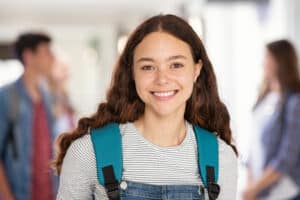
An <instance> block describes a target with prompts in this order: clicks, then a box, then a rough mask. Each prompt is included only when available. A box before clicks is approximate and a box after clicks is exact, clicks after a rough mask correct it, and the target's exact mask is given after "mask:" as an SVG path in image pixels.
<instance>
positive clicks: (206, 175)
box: [91, 123, 220, 200]
mask: <svg viewBox="0 0 300 200" xmlns="http://www.w3.org/2000/svg"><path fill="white" fill-rule="evenodd" d="M193 128H194V132H195V135H196V140H197V148H198V168H199V173H200V176H201V179H202V181H203V183H204V187H205V189H206V190H207V193H208V196H209V200H215V199H217V197H218V195H219V193H220V186H219V185H218V184H217V182H218V177H219V153H218V140H217V137H216V135H214V134H213V133H211V132H209V131H207V130H205V129H203V128H201V127H199V126H194V127H193ZM91 139H92V143H93V147H94V151H95V156H96V163H97V177H98V181H99V183H100V184H101V185H103V186H104V187H105V189H106V192H107V195H108V197H109V199H110V200H119V199H120V192H119V183H120V182H121V178H122V168H123V155H122V138H121V133H120V129H119V124H117V123H109V124H107V125H105V126H103V127H101V128H98V129H91Z"/></svg>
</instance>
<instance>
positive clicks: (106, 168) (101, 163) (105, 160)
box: [91, 123, 123, 200]
mask: <svg viewBox="0 0 300 200" xmlns="http://www.w3.org/2000/svg"><path fill="white" fill-rule="evenodd" d="M91 139H92V143H93V147H94V151H95V156H96V166H97V177H98V181H99V183H100V184H101V185H103V186H104V187H105V189H106V192H107V195H108V197H109V199H110V200H119V199H120V193H119V183H120V181H121V177H122V168H123V158H122V139H121V133H120V129H119V124H117V123H109V124H107V125H105V126H103V127H101V128H97V129H91Z"/></svg>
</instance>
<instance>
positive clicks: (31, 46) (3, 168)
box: [0, 33, 56, 200]
mask: <svg viewBox="0 0 300 200" xmlns="http://www.w3.org/2000/svg"><path fill="white" fill-rule="evenodd" d="M50 44H51V38H50V37H49V36H47V35H45V34H42V33H25V34H22V35H20V36H19V38H18V39H17V41H16V43H15V51H16V55H17V58H18V59H19V60H20V61H21V63H22V64H23V65H24V74H23V76H22V77H21V78H20V79H19V80H17V81H16V82H14V83H12V84H10V85H7V86H5V87H3V88H1V89H0V153H1V160H0V196H2V198H3V199H5V200H12V199H15V200H37V199H39V200H41V199H43V200H53V199H54V196H55V195H54V193H55V188H56V186H55V179H54V177H53V176H52V175H51V170H50V167H49V166H50V165H49V164H50V160H51V157H52V141H53V140H54V134H53V130H52V127H53V122H54V120H53V116H52V114H51V109H50V104H51V102H49V100H50V99H49V96H48V94H47V93H46V92H45V91H43V89H42V87H41V86H40V82H41V79H43V77H46V76H47V75H48V74H49V73H50V72H51V67H52V65H53V61H54V56H53V53H52V51H51V48H50Z"/></svg>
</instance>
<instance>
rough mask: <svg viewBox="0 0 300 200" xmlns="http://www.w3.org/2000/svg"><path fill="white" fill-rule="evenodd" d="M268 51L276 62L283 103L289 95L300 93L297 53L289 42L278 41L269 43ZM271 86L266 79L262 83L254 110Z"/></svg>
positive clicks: (276, 73)
mask: <svg viewBox="0 0 300 200" xmlns="http://www.w3.org/2000/svg"><path fill="white" fill-rule="evenodd" d="M266 49H267V51H268V52H269V53H270V54H271V56H272V58H273V59H274V60H275V62H276V72H275V76H276V78H277V80H278V82H279V86H280V98H281V100H280V102H281V103H283V102H284V101H285V98H286V95H287V94H288V93H294V92H299V91H300V78H299V70H298V67H299V66H298V58H297V52H296V50H295V47H294V46H293V44H292V43H291V42H289V41H288V40H277V41H274V42H271V43H268V44H267V45H266ZM270 85H271V84H270V81H269V80H267V79H266V78H265V79H264V80H263V82H262V86H261V89H260V92H259V96H258V99H257V101H256V103H255V106H254V109H255V108H256V107H257V106H258V105H259V103H260V102H261V101H262V100H263V98H264V97H265V96H266V95H267V94H268V93H269V92H270V91H271V88H270V87H271V86H270Z"/></svg>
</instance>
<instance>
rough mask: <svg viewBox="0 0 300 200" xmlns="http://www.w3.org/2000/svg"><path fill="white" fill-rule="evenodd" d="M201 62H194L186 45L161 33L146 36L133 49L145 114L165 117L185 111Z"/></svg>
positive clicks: (138, 87) (136, 81)
mask: <svg viewBox="0 0 300 200" xmlns="http://www.w3.org/2000/svg"><path fill="white" fill-rule="evenodd" d="M201 67H202V62H201V60H199V62H198V63H196V64H195V63H194V60H193V57H192V52H191V49H190V46H189V45H188V44H187V43H185V42H184V41H182V40H180V39H178V38H176V37H174V36H172V35H170V34H168V33H164V32H153V33H150V34H149V35H147V36H146V37H145V38H144V39H143V40H142V41H141V43H140V44H139V45H138V46H137V47H136V48H135V51H134V58H133V72H134V80H135V84H136V90H137V93H138V95H139V97H140V98H141V99H142V101H143V102H144V103H145V111H146V112H148V111H150V112H153V113H155V114H156V115H158V116H167V115H170V114H173V113H176V112H178V111H179V112H183V113H184V111H185V105H186V101H187V100H188V99H189V97H190V96H191V94H192V90H193V84H194V82H195V81H196V79H197V77H198V76H199V74H200V70H201Z"/></svg>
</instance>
